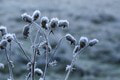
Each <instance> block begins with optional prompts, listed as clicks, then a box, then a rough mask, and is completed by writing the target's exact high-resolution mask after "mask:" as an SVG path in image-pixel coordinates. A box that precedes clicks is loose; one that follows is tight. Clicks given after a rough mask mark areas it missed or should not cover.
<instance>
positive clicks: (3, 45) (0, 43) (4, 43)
mask: <svg viewBox="0 0 120 80" xmlns="http://www.w3.org/2000/svg"><path fill="white" fill-rule="evenodd" d="M6 47H7V40H5V39H2V40H1V41H0V49H5V48H6Z"/></svg>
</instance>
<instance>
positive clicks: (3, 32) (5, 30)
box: [0, 26, 7, 36]
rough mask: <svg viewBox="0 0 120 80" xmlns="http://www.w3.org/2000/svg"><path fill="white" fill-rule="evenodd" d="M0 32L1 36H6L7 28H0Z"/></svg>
mask: <svg viewBox="0 0 120 80" xmlns="http://www.w3.org/2000/svg"><path fill="white" fill-rule="evenodd" d="M0 32H1V34H2V36H4V35H5V34H7V28H6V27H5V26H0Z"/></svg>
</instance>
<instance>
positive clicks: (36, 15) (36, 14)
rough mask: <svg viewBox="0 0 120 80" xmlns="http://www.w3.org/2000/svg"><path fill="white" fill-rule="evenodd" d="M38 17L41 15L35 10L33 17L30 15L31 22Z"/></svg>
mask: <svg viewBox="0 0 120 80" xmlns="http://www.w3.org/2000/svg"><path fill="white" fill-rule="evenodd" d="M40 15H41V13H40V11H39V10H35V11H34V13H33V15H32V18H33V21H36V20H37V19H38V18H39V17H40Z"/></svg>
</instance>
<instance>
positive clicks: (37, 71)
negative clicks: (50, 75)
mask: <svg viewBox="0 0 120 80" xmlns="http://www.w3.org/2000/svg"><path fill="white" fill-rule="evenodd" d="M35 74H37V75H38V76H42V75H43V71H42V70H41V69H39V68H35Z"/></svg>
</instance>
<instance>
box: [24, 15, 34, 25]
mask: <svg viewBox="0 0 120 80" xmlns="http://www.w3.org/2000/svg"><path fill="white" fill-rule="evenodd" d="M22 19H23V20H24V21H25V22H28V23H32V22H33V19H32V17H31V16H30V15H28V14H27V13H24V14H22Z"/></svg>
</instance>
